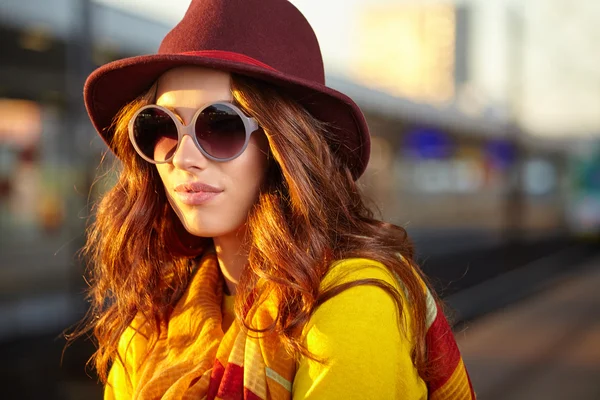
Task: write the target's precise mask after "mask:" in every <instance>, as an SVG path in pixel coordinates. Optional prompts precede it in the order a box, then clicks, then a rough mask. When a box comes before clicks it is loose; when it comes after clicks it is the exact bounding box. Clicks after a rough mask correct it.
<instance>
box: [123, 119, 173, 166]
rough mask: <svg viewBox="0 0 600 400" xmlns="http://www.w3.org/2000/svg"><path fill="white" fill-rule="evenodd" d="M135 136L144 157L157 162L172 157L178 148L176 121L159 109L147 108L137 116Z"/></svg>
mask: <svg viewBox="0 0 600 400" xmlns="http://www.w3.org/2000/svg"><path fill="white" fill-rule="evenodd" d="M133 136H134V140H135V144H136V145H137V147H138V148H139V150H140V151H141V152H142V153H143V155H144V156H146V157H147V158H149V159H151V160H154V161H157V162H162V161H165V160H166V159H168V158H169V157H171V156H172V155H173V153H174V152H175V150H176V148H177V138H178V136H177V126H176V125H175V121H173V118H171V116H170V115H169V114H167V113H166V112H164V111H163V110H161V109H159V108H154V107H149V108H145V109H144V110H142V111H141V112H140V113H139V114H138V115H137V117H136V118H135V121H134V124H133Z"/></svg>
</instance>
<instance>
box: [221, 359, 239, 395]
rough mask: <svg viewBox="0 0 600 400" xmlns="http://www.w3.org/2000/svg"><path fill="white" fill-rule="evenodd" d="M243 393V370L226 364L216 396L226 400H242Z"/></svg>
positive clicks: (234, 365) (237, 366)
mask: <svg viewBox="0 0 600 400" xmlns="http://www.w3.org/2000/svg"><path fill="white" fill-rule="evenodd" d="M243 393H244V368H243V367H240V366H239V365H236V364H232V363H228V364H227V366H226V367H225V373H224V374H223V380H222V381H221V385H220V386H219V392H218V393H217V396H219V397H220V398H223V399H228V400H238V399H239V400H242V399H243Z"/></svg>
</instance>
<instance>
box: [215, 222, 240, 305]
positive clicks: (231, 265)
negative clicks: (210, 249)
mask: <svg viewBox="0 0 600 400" xmlns="http://www.w3.org/2000/svg"><path fill="white" fill-rule="evenodd" d="M244 233H245V230H243V229H241V230H239V231H237V232H233V233H231V234H229V235H225V236H219V237H215V238H213V242H214V245H215V250H216V252H217V259H218V260H219V267H220V268H221V272H222V273H223V277H224V278H225V284H226V285H227V289H228V291H229V294H231V295H234V294H235V292H236V286H237V284H238V282H239V280H240V276H241V275H242V271H243V270H244V267H245V266H246V264H247V263H248V253H247V251H244V249H243V248H242V243H243V240H244Z"/></svg>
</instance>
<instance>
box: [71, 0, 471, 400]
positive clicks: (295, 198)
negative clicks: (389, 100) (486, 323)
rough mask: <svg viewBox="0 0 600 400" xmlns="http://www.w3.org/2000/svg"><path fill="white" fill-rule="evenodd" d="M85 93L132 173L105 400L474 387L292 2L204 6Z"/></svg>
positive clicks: (118, 207)
mask: <svg viewBox="0 0 600 400" xmlns="http://www.w3.org/2000/svg"><path fill="white" fill-rule="evenodd" d="M85 101H86V106H87V109H88V112H89V114H90V118H91V120H92V122H93V124H94V126H95V127H96V129H97V130H98V132H99V133H100V135H101V136H102V138H103V139H104V140H105V141H106V143H107V144H108V145H109V147H110V149H111V150H112V151H113V152H114V153H115V154H116V156H117V157H118V159H119V163H120V165H121V166H122V168H121V170H120V172H119V179H118V182H117V183H116V185H115V186H114V188H112V189H111V190H110V191H109V192H108V193H107V194H106V195H105V196H104V197H103V199H102V200H101V202H100V204H99V206H98V209H97V215H96V221H95V223H94V225H93V226H92V227H91V229H90V232H89V238H88V244H87V246H86V249H85V250H86V252H87V254H88V256H89V257H90V260H91V265H92V268H91V277H90V279H91V288H90V298H91V302H92V307H91V309H90V313H89V319H88V323H87V324H86V325H85V329H84V330H82V331H80V334H81V333H83V332H84V331H86V330H93V332H94V335H95V337H96V338H97V340H98V350H97V352H96V353H95V357H94V361H95V366H96V368H97V370H98V373H99V376H100V377H101V379H102V380H103V382H104V383H105V384H106V387H105V398H107V399H112V398H117V399H122V398H123V399H124V398H140V399H146V398H165V399H180V398H208V399H214V398H222V399H225V398H227V399H229V398H244V399H266V398H272V399H280V398H294V399H305V398H311V399H312V398H314V399H332V398H344V399H348V398H361V399H364V398H377V399H379V398H382V399H425V398H432V399H470V398H474V395H473V391H472V389H471V386H470V382H469V379H468V375H467V373H466V370H465V368H464V365H463V364H462V360H461V358H460V354H459V352H458V349H457V348H456V343H455V342H454V338H453V337H452V334H451V332H450V330H449V327H448V324H447V322H446V320H445V318H444V316H443V314H442V313H441V312H438V307H437V306H436V303H435V301H434V300H433V297H432V296H431V294H430V292H429V291H428V290H427V287H426V286H425V284H424V283H423V279H422V275H421V273H420V271H419V269H418V268H417V267H416V266H415V264H414V263H413V262H412V256H413V252H412V247H411V245H410V244H409V241H408V238H407V237H406V233H405V231H404V230H403V229H402V228H399V227H397V226H394V225H391V224H387V223H384V222H381V221H378V220H376V219H374V218H373V216H372V213H371V212H370V211H369V210H368V209H367V207H366V206H365V205H364V203H363V200H362V198H361V195H360V193H359V190H358V187H357V185H356V183H355V180H356V179H358V177H359V176H360V175H361V174H362V172H363V171H364V169H365V167H366V165H367V162H368V158H369V133H368V128H367V126H366V123H365V120H364V117H363V115H362V113H361V111H360V109H359V108H358V106H356V104H355V103H354V102H353V101H352V100H351V99H349V98H348V97H346V96H344V95H343V94H341V93H339V92H336V91H334V90H332V89H330V88H328V87H326V86H325V85H324V74H323V64H322V59H321V54H320V50H319V46H318V43H317V40H316V37H315V35H314V33H313V31H312V28H311V27H310V25H309V24H308V22H307V21H306V20H305V19H304V17H303V16H302V14H301V13H300V12H299V11H298V10H297V9H296V8H295V7H294V6H293V5H291V4H290V3H289V2H287V1H285V0H194V1H192V3H191V5H190V8H189V9H188V11H187V13H186V15H185V17H184V18H183V20H182V21H181V22H180V23H179V24H178V25H177V26H176V27H175V28H174V29H173V30H172V31H171V32H170V33H169V34H168V35H167V36H166V37H165V39H164V40H163V42H162V44H161V47H160V49H159V52H158V54H154V55H149V56H141V57H134V58H129V59H125V60H119V61H116V62H113V63H111V64H108V65H105V66H103V67H101V68H99V69H98V70H96V71H95V72H94V73H93V74H92V75H91V76H90V77H89V78H88V81H87V82H86V87H85Z"/></svg>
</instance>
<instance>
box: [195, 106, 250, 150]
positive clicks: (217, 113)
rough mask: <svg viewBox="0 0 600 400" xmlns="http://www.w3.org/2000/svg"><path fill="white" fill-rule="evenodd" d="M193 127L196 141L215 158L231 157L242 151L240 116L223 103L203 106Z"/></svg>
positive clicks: (243, 139) (243, 128)
mask: <svg viewBox="0 0 600 400" xmlns="http://www.w3.org/2000/svg"><path fill="white" fill-rule="evenodd" d="M195 128H196V138H197V139H198V143H199V144H200V146H202V148H203V149H204V151H206V152H207V153H208V154H210V155H211V156H213V157H215V158H220V159H228V158H232V157H234V156H236V155H238V154H239V153H240V152H241V151H242V149H243V148H244V144H245V143H246V128H245V127H244V122H243V121H242V118H241V117H240V115H239V114H238V113H237V112H236V111H235V110H234V109H233V108H231V107H229V106H227V105H225V104H213V105H212V106H209V107H207V108H205V109H204V110H203V111H202V112H201V113H200V115H198V119H197V120H196V126H195Z"/></svg>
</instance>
